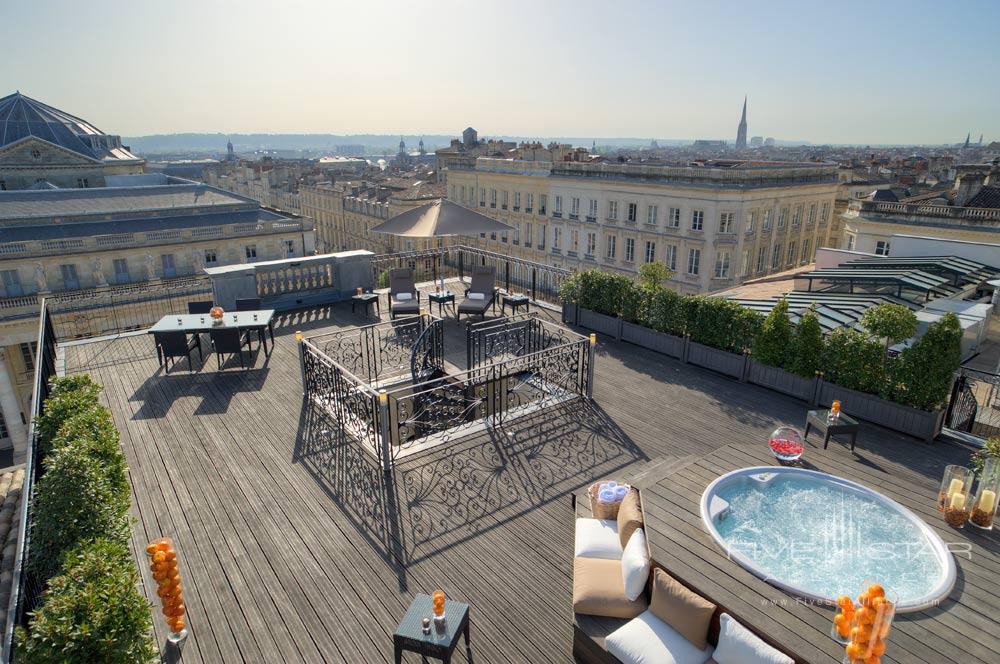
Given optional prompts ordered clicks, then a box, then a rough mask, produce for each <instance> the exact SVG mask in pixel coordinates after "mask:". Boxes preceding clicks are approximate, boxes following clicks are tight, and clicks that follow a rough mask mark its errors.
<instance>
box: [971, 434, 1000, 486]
mask: <svg viewBox="0 0 1000 664" xmlns="http://www.w3.org/2000/svg"><path fill="white" fill-rule="evenodd" d="M990 458H992V459H996V460H1000V436H993V437H992V438H987V439H986V443H985V444H984V445H983V449H981V450H978V451H976V452H975V453H973V455H972V469H973V470H974V471H976V472H977V473H979V474H980V477H981V476H982V472H983V470H984V469H985V468H986V460H987V459H990Z"/></svg>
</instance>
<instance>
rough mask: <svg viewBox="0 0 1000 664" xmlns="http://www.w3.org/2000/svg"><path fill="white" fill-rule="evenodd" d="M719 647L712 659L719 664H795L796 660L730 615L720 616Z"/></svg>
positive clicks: (716, 648)
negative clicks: (762, 639) (765, 641)
mask: <svg viewBox="0 0 1000 664" xmlns="http://www.w3.org/2000/svg"><path fill="white" fill-rule="evenodd" d="M719 623H720V625H721V629H720V630H719V645H718V646H716V647H715V653H714V654H713V655H712V657H713V658H714V659H715V661H716V662H718V663H719V664H794V662H795V660H793V659H792V658H791V657H788V656H787V655H785V654H783V653H780V652H778V651H777V650H775V649H774V648H772V647H771V646H769V645H767V644H766V643H764V642H763V641H761V639H760V638H759V637H758V636H757V635H756V634H754V633H753V632H751V631H750V630H748V629H747V628H746V627H744V626H743V625H741V624H739V623H738V622H736V618H733V617H732V616H731V615H729V614H728V613H723V614H722V615H721V616H719Z"/></svg>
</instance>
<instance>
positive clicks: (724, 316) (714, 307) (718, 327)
mask: <svg viewBox="0 0 1000 664" xmlns="http://www.w3.org/2000/svg"><path fill="white" fill-rule="evenodd" d="M685 309H686V320H687V329H688V333H689V334H690V335H691V339H692V340H694V341H697V342H698V343H700V344H705V345H706V346H711V347H713V348H720V349H722V350H728V351H731V352H734V353H740V352H743V350H745V349H747V348H751V347H752V346H753V343H754V340H755V339H756V338H757V334H758V333H759V332H760V327H761V324H762V322H763V317H762V316H761V315H760V314H759V313H757V312H756V311H752V310H750V309H747V308H746V307H743V306H740V305H739V304H737V303H735V302H733V301H732V300H726V299H723V298H719V297H706V296H700V295H699V296H695V297H688V298H685Z"/></svg>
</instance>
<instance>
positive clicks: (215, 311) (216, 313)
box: [208, 306, 226, 320]
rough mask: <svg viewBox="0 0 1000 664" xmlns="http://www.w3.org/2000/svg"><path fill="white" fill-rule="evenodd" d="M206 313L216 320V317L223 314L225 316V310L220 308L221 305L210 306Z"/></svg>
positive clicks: (218, 317) (220, 316)
mask: <svg viewBox="0 0 1000 664" xmlns="http://www.w3.org/2000/svg"><path fill="white" fill-rule="evenodd" d="M208 315H209V316H211V317H212V318H215V319H216V320H218V319H220V318H222V317H223V316H225V315H226V312H225V311H223V310H222V307H218V306H216V307H212V308H211V309H209V311H208Z"/></svg>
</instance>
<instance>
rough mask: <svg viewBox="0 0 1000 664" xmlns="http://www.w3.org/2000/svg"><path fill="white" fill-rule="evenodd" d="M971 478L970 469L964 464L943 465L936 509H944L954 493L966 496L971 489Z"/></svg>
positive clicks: (942, 510)
mask: <svg viewBox="0 0 1000 664" xmlns="http://www.w3.org/2000/svg"><path fill="white" fill-rule="evenodd" d="M972 478H973V473H972V470H971V469H969V468H966V467H965V466H947V467H945V469H944V476H943V477H942V478H941V489H940V491H938V510H939V511H941V512H944V511H946V510H947V509H948V507H949V505H950V504H951V501H952V497H953V496H954V494H956V493H959V494H962V495H964V496H967V495H968V493H969V491H970V490H971V489H972Z"/></svg>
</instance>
